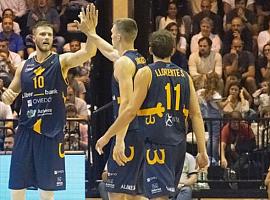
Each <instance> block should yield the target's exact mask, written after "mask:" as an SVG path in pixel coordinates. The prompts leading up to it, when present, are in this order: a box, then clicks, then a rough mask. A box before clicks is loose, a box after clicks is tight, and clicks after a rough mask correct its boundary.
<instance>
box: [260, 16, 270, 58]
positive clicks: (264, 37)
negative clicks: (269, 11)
mask: <svg viewBox="0 0 270 200" xmlns="http://www.w3.org/2000/svg"><path fill="white" fill-rule="evenodd" d="M257 42H258V54H259V56H263V47H264V46H265V45H266V44H267V43H270V16H269V17H268V20H267V29H266V30H264V31H261V32H260V33H259V35H258V40H257Z"/></svg>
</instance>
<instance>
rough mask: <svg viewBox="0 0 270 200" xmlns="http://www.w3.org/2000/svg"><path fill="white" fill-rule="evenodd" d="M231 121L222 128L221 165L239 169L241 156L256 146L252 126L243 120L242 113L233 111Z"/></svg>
mask: <svg viewBox="0 0 270 200" xmlns="http://www.w3.org/2000/svg"><path fill="white" fill-rule="evenodd" d="M230 116H231V121H230V122H229V123H227V124H226V125H225V126H224V127H223V128H222V130H221V148H220V150H221V154H220V156H221V167H223V168H227V167H229V168H233V169H236V168H238V169H239V161H240V158H243V157H242V156H244V154H245V153H247V152H251V151H252V150H253V149H255V147H256V141H255V135H254V133H253V131H252V129H251V127H250V126H249V125H248V124H247V123H246V122H244V121H242V116H241V113H240V112H238V111H234V112H232V113H231V115H230Z"/></svg>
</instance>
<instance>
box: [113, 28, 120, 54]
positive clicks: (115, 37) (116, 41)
mask: <svg viewBox="0 0 270 200" xmlns="http://www.w3.org/2000/svg"><path fill="white" fill-rule="evenodd" d="M111 32H112V35H111V38H112V45H113V47H114V48H115V49H117V48H118V46H119V41H120V34H119V33H118V32H117V28H116V26H115V25H113V27H112V29H111Z"/></svg>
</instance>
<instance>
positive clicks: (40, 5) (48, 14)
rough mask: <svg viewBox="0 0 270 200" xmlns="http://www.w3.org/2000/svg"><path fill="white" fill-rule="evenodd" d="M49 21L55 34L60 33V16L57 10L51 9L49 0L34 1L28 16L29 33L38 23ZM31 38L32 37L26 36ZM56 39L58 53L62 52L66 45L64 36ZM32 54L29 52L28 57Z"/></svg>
mask: <svg viewBox="0 0 270 200" xmlns="http://www.w3.org/2000/svg"><path fill="white" fill-rule="evenodd" d="M42 20H43V21H44V20H46V21H48V22H49V23H51V24H52V25H53V28H54V32H55V33H56V35H57V33H58V32H59V28H60V16H59V14H58V12H57V10H56V9H55V8H52V7H50V4H49V1H47V0H38V1H34V2H33V5H32V8H31V9H30V12H29V14H28V19H27V27H28V29H29V31H31V30H32V27H33V26H34V25H35V24H36V22H38V21H42ZM27 37H31V36H29V35H28V36H26V38H27ZM55 39H56V40H57V43H56V45H57V52H58V53H61V52H62V47H63V45H64V44H65V39H64V38H63V37H62V36H55ZM30 53H31V52H28V55H29V54H30Z"/></svg>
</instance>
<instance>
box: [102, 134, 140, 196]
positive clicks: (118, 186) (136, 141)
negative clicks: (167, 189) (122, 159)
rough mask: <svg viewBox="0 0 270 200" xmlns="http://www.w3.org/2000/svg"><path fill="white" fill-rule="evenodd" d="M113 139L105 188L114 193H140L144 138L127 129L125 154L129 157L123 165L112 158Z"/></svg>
mask: <svg viewBox="0 0 270 200" xmlns="http://www.w3.org/2000/svg"><path fill="white" fill-rule="evenodd" d="M114 144H115V140H114V141H113V142H112V145H111V151H110V155H109V158H108V180H107V182H106V190H107V191H108V192H114V193H125V194H142V186H143V184H142V164H143V153H144V138H143V136H142V134H141V133H140V132H138V131H128V133H127V135H126V137H125V146H126V148H125V154H126V156H127V157H129V159H130V161H128V162H127V163H126V164H125V166H119V165H118V164H117V163H116V162H115V161H114V160H113V158H112V152H113V148H114Z"/></svg>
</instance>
